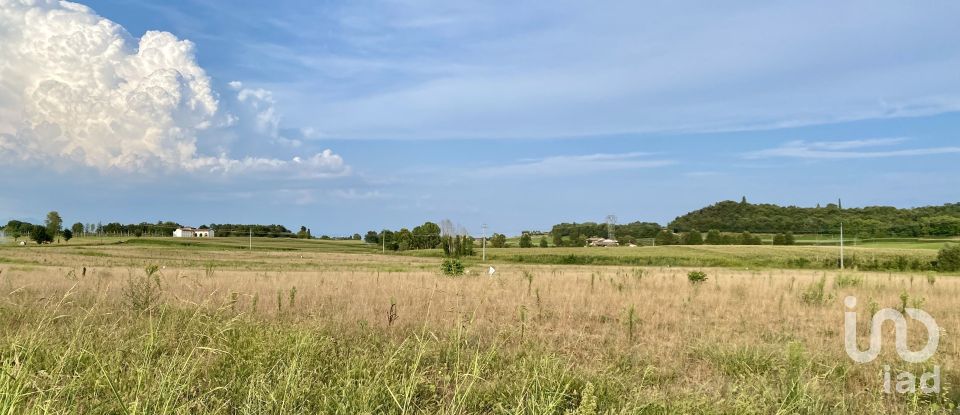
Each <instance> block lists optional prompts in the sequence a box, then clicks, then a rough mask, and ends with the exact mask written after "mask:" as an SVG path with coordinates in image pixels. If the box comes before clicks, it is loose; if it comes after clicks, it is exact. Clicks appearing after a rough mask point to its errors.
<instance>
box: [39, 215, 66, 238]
mask: <svg viewBox="0 0 960 415" xmlns="http://www.w3.org/2000/svg"><path fill="white" fill-rule="evenodd" d="M44 223H45V224H46V225H47V233H48V234H49V235H50V237H51V238H53V237H57V238H59V237H60V229H61V228H63V218H61V217H60V214H59V213H57V211H55V210H53V211H50V213H47V220H46V221H45V222H44Z"/></svg>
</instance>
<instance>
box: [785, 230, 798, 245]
mask: <svg viewBox="0 0 960 415" xmlns="http://www.w3.org/2000/svg"><path fill="white" fill-rule="evenodd" d="M796 243H797V240H796V239H795V238H794V237H793V232H790V231H787V233H786V234H784V235H783V244H784V245H793V244H796Z"/></svg>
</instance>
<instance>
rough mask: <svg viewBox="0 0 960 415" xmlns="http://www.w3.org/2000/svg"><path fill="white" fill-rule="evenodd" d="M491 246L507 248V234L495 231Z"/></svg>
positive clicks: (491, 238)
mask: <svg viewBox="0 0 960 415" xmlns="http://www.w3.org/2000/svg"><path fill="white" fill-rule="evenodd" d="M490 246H491V247H493V248H506V247H507V236H506V235H504V234H502V233H494V234H493V236H491V237H490Z"/></svg>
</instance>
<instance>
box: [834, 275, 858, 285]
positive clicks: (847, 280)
mask: <svg viewBox="0 0 960 415" xmlns="http://www.w3.org/2000/svg"><path fill="white" fill-rule="evenodd" d="M834 285H835V286H836V287H837V288H847V287H859V286H861V285H863V278H861V277H858V276H855V275H845V274H840V275H838V276H837V280H836V281H834Z"/></svg>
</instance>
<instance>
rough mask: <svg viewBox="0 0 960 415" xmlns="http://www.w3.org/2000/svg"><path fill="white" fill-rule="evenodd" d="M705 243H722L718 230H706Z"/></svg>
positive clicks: (721, 236)
mask: <svg viewBox="0 0 960 415" xmlns="http://www.w3.org/2000/svg"><path fill="white" fill-rule="evenodd" d="M705 242H706V244H707V245H723V235H721V234H720V231H718V230H716V229H711V230H710V231H709V232H707V239H706V241H705Z"/></svg>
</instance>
